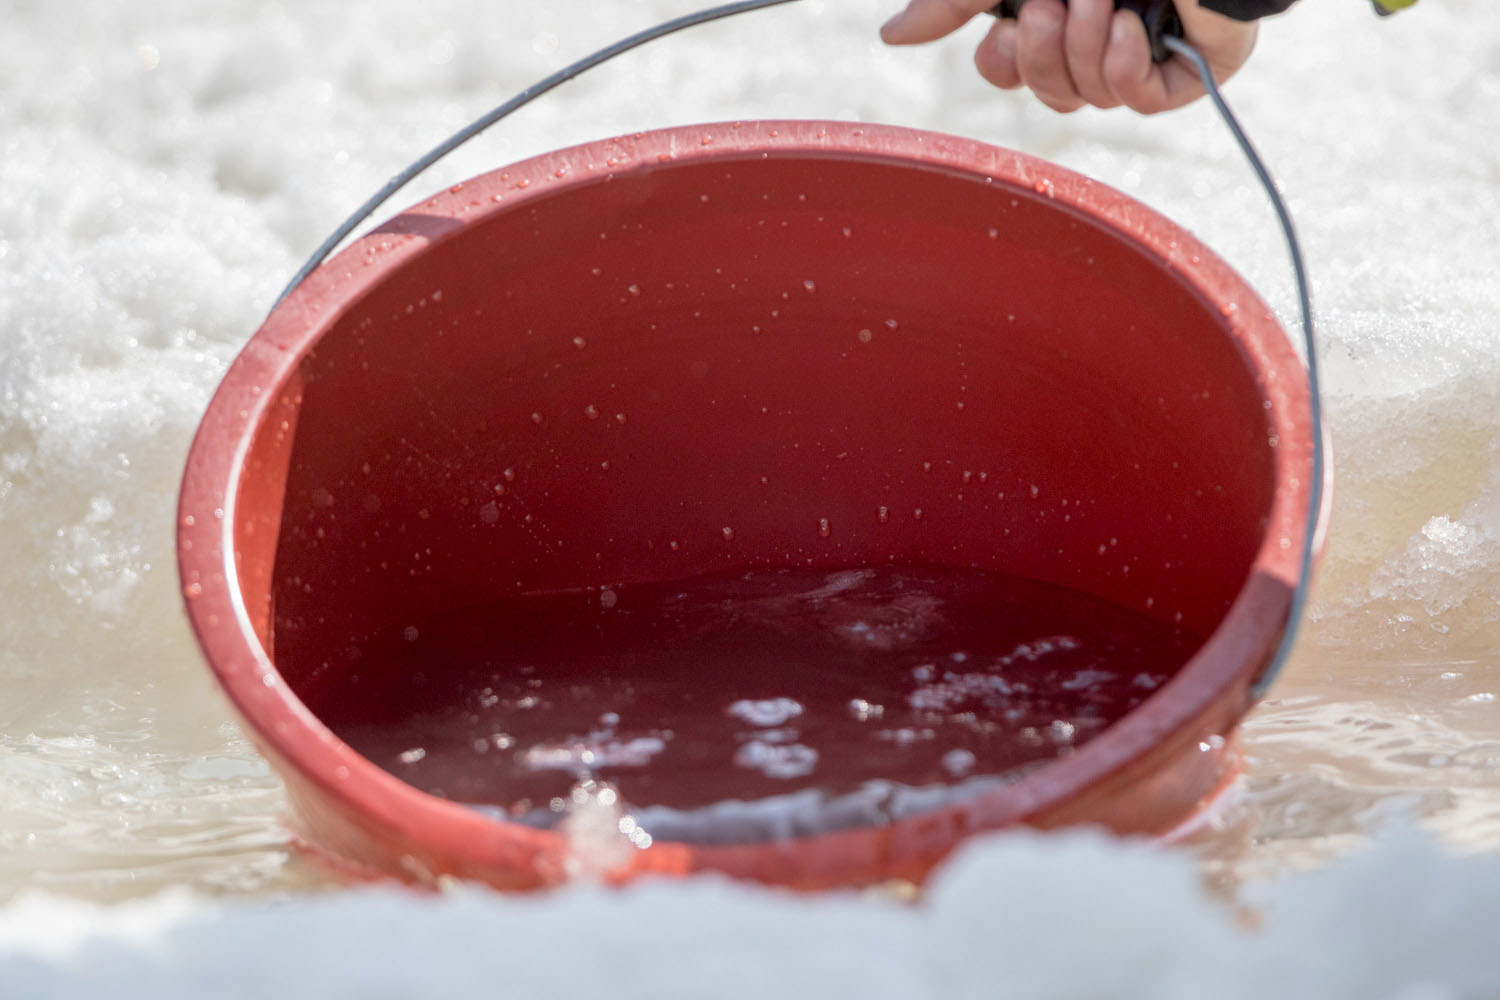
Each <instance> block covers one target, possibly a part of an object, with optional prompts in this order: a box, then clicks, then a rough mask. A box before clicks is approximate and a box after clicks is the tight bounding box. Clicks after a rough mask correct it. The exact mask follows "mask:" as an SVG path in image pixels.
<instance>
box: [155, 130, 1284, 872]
mask: <svg viewBox="0 0 1500 1000" xmlns="http://www.w3.org/2000/svg"><path fill="white" fill-rule="evenodd" d="M1310 446H1311V440H1310V435H1309V430H1308V399H1307V390H1306V385H1305V381H1304V377H1303V370H1302V367H1301V364H1300V362H1299V360H1298V358H1297V357H1296V355H1295V354H1294V352H1293V351H1292V349H1291V347H1290V346H1289V344H1288V341H1287V338H1286V337H1285V335H1284V333H1283V331H1282V330H1281V329H1280V327H1279V326H1278V324H1277V323H1276V321H1275V319H1274V318H1273V316H1272V314H1271V312H1270V310H1269V309H1268V308H1267V307H1266V306H1265V305H1264V304H1263V303H1262V302H1261V300H1260V299H1259V298H1257V296H1256V295H1255V294H1254V293H1253V291H1252V290H1251V289H1249V288H1248V287H1246V285H1245V284H1244V282H1243V281H1242V280H1241V279H1240V278H1239V277H1237V276H1236V275H1235V274H1234V273H1233V272H1232V271H1231V270H1230V269H1229V268H1228V267H1227V266H1226V265H1225V264H1224V263H1223V262H1222V261H1220V260H1219V259H1218V258H1216V257H1215V256H1214V255H1213V254H1212V253H1210V252H1209V251H1208V250H1207V249H1206V248H1205V247H1203V246H1202V245H1200V244H1199V243H1198V242H1197V241H1196V240H1195V239H1194V238H1193V237H1192V236H1190V235H1189V234H1188V233H1186V232H1184V231H1182V230H1181V229H1179V228H1177V227H1176V226H1174V225H1173V224H1171V223H1170V222H1168V221H1166V220H1164V219H1163V218H1161V217H1160V216H1158V215H1157V214H1155V213H1153V212H1152V211H1151V210H1150V209H1148V208H1146V207H1144V206H1142V205H1140V204H1138V203H1136V202H1134V201H1132V200H1130V199H1129V198H1126V197H1125V196H1123V195H1121V194H1120V193H1118V192H1116V191H1113V190H1111V189H1109V188H1107V187H1105V186H1102V185H1100V184H1098V183H1095V182H1093V181H1091V180H1089V179H1087V178H1084V177H1081V176H1079V175H1076V174H1073V173H1070V172H1068V171H1066V170H1063V169H1061V168H1059V167H1057V166H1054V165H1052V164H1049V163H1046V162H1042V161H1039V160H1037V159H1035V158H1032V157H1029V156H1025V155H1022V154H1018V153H1015V152H1011V151H1007V150H1004V149H999V148H995V147H992V146H988V145H984V144H981V143H977V142H972V141H967V140H963V139H958V138H952V137H948V136H944V135H937V134H932V133H925V132H918V131H912V130H908V129H901V128H892V127H880V126H872V125H853V124H842V123H831V122H830V123H825V122H746V123H734V124H721V125H709V126H700V127H689V128H678V129H670V130H665V131H658V132H651V133H646V134H638V135H635V136H630V137H623V138H618V139H613V140H609V141H604V142H598V143H593V144H590V145H584V146H579V147H576V148H572V149H568V150H564V151H561V152H556V153H552V154H548V155H545V156H541V157H538V158H536V159H533V160H529V161H527V162H525V163H521V164H519V165H516V166H511V167H508V168H506V169H504V170H500V171H496V172H494V173H490V174H486V175H484V176H482V177H479V178H477V179H475V180H472V181H469V182H466V183H464V184H461V185H457V186H455V187H453V188H451V189H450V190H448V191H445V192H443V193H441V194H438V195H436V196H435V197H433V198H431V199H429V200H427V201H425V202H423V203H421V204H419V205H417V206H415V207H413V208H411V209H409V210H408V211H406V212H404V213H402V214H401V215H399V216H397V217H396V218H394V219H392V220H391V221H389V222H387V223H386V224H384V225H382V226H380V227H379V228H378V229H376V230H374V231H373V232H371V233H370V234H369V235H367V236H365V237H363V238H361V239H360V240H359V241H358V242H356V243H355V244H353V245H352V246H351V247H349V248H348V249H347V250H345V251H344V252H342V253H341V254H339V255H338V256H337V257H336V258H334V259H333V260H331V261H330V262H328V263H326V264H325V265H323V266H322V267H321V268H319V269H318V270H317V271H316V272H314V273H313V275H312V276H311V277H310V278H309V279H308V280H307V281H306V282H304V283H303V284H302V285H301V286H300V287H298V288H297V289H296V290H295V291H294V292H293V293H292V294H291V295H290V296H289V297H288V298H287V299H286V300H285V301H284V302H282V303H281V304H280V305H279V306H278V307H277V308H276V309H275V311H274V312H273V313H272V314H271V316H270V317H269V318H268V319H267V321H266V322H265V324H264V326H262V327H261V329H260V330H259V331H257V332H256V334H255V335H254V337H253V338H252V339H251V341H250V342H249V344H248V346H247V347H246V348H245V350H244V351H243V353H242V354H241V355H240V356H239V358H238V359H237V360H236V361H235V362H234V364H233V366H232V367H231V369H230V370H229V372H228V374H227V375H226V377H225V379H224V382H223V384H222V386H221V387H220V388H219V390H218V392H217V393H216V395H215V396H214V398H213V400H212V402H211V404H210V406H209V408H208V411H207V414H206V416H205V418H204V420H203V423H202V426H201V428H200V430H199V432H198V435H197V438H196V439H195V441H194V443H193V446H192V450H191V454H190V457H189V460H188V465H187V470H186V475H185V478H184V483H183V489H182V495H181V506H180V526H179V536H178V537H179V558H180V568H181V574H182V583H183V586H184V592H185V595H186V597H187V602H186V604H187V609H188V613H189V616H190V618H191V621H192V625H193V628H194V629H195V631H196V633H197V636H198V638H199V641H200V642H201V644H202V648H203V650H204V652H205V654H206V657H207V660H208V662H209V664H210V666H211V667H212V669H213V670H214V672H215V674H216V675H217V677H218V679H219V681H220V683H221V684H222V685H223V687H224V689H225V691H226V692H227V693H228V695H229V697H230V699H231V700H232V702H233V704H234V706H235V707H236V709H237V710H238V712H239V714H240V715H241V716H242V717H243V719H244V720H245V722H246V723H247V724H248V727H249V732H250V735H251V737H252V738H253V739H254V741H255V742H256V744H257V745H258V746H259V748H260V749H261V750H262V751H263V752H264V753H265V755H266V756H267V757H268V758H269V759H270V761H271V762H272V763H273V765H274V766H275V768H276V770H277V771H278V772H279V773H280V775H281V776H282V778H283V779H284V780H285V782H286V786H287V790H288V794H289V798H290V803H291V808H292V811H293V814H294V821H295V823H296V824H297V827H298V829H299V831H300V832H301V833H302V835H303V836H304V837H305V838H306V840H307V841H308V842H310V843H311V844H313V845H315V846H316V847H318V848H320V849H322V850H324V851H327V852H329V853H331V854H332V855H334V856H337V857H339V858H341V859H343V860H345V861H347V862H349V863H351V864H354V865H357V866H363V867H367V868H370V869H373V870H377V871H382V872H388V873H392V874H396V875H399V876H402V877H406V878H409V879H418V880H430V879H434V878H437V877H441V876H445V875H452V876H458V877H466V878H474V879H480V880H484V881H487V882H490V883H492V884H494V885H497V886H503V887H530V886H537V885H543V884H547V883H548V882H550V881H553V880H555V879H556V878H559V877H561V873H563V872H565V871H566V870H567V869H568V864H567V859H568V853H569V850H570V846H569V839H568V837H567V836H565V835H564V834H563V833H562V832H560V831H559V830H556V829H539V828H534V827H533V826H528V825H526V824H523V823H520V822H513V821H510V820H508V819H506V818H504V817H503V816H500V817H497V816H496V815H495V814H494V813H493V812H487V811H485V810H480V809H475V808H471V807H470V806H468V805H465V804H463V803H461V802H458V801H452V800H450V799H448V798H445V797H443V796H440V795H436V794H431V793H429V792H427V791H422V790H419V789H418V788H417V787H415V786H414V785H412V784H409V783H407V782H406V781H403V780H401V779H400V778H398V777H397V776H396V775H395V774H393V773H392V771H391V769H390V768H389V767H388V766H387V767H382V766H378V765H377V764H376V763H374V762H372V761H371V760H370V759H367V757H365V756H362V755H361V754H360V753H359V752H357V751H356V750H355V749H354V748H353V747H352V746H351V745H350V744H349V743H348V742H346V741H345V740H344V739H342V738H340V736H339V735H337V734H336V733H335V731H334V729H333V728H330V726H329V725H328V724H327V718H326V717H327V715H328V713H329V712H330V711H331V710H332V707H333V706H338V705H341V704H343V703H344V702H346V701H348V700H349V699H354V700H356V701H357V700H359V699H361V698H365V697H367V696H366V695H363V694H361V693H360V692H361V691H371V690H375V689H376V688H378V687H379V684H380V683H381V676H380V675H381V673H382V672H383V671H384V672H390V671H408V672H409V671H411V670H412V669H413V667H412V665H411V662H412V661H411V660H410V659H409V658H407V659H402V658H401V657H399V656H394V655H392V656H387V655H386V654H385V653H382V652H381V651H382V650H392V649H398V648H400V647H401V645H402V643H403V642H409V640H411V639H412V638H413V637H414V633H415V632H416V630H417V625H418V623H421V622H425V621H427V620H430V619H432V618H433V616H435V615H440V614H441V613H443V612H444V611H445V610H447V609H450V608H455V607H459V606H474V605H478V604H482V603H483V602H485V601H488V600H496V599H500V598H507V597H510V596H513V595H515V594H517V593H520V592H566V591H570V590H572V591H579V592H600V591H597V590H595V591H590V588H600V587H602V586H610V587H620V586H628V585H630V584H634V583H649V582H652V581H672V580H682V579H689V578H693V577H695V576H699V575H702V574H713V573H721V572H725V571H731V570H739V569H756V570H774V569H775V568H777V567H797V568H806V567H811V568H813V569H815V570H816V569H826V570H828V571H839V570H844V569H847V568H850V567H861V566H877V565H892V564H897V565H908V564H910V565H934V566H947V567H954V568H963V569H978V570H989V571H996V572H1003V573H1005V574H1008V575H1010V576H1014V577H1020V578H1026V579H1030V580H1035V581H1040V582H1043V583H1045V584H1047V585H1058V586H1061V587H1066V588H1068V589H1069V591H1071V592H1077V593H1081V594H1084V595H1090V596H1091V597H1093V598H1097V599H1102V600H1103V601H1106V602H1109V603H1110V604H1111V605H1113V606H1117V607H1120V608H1126V609H1131V610H1133V611H1135V612H1138V613H1139V614H1141V615H1144V616H1146V617H1147V618H1150V619H1154V620H1157V621H1159V622H1161V623H1165V624H1169V625H1172V626H1180V627H1181V628H1185V629H1190V630H1192V631H1193V632H1194V633H1195V634H1197V635H1199V636H1201V637H1204V641H1203V643H1202V645H1201V647H1200V648H1197V650H1196V652H1195V653H1193V654H1192V655H1191V657H1190V658H1189V659H1187V661H1186V662H1185V663H1183V664H1182V665H1181V666H1180V668H1176V667H1175V666H1174V671H1175V672H1173V674H1172V676H1171V677H1170V679H1169V680H1167V681H1166V683H1164V684H1162V685H1160V687H1159V688H1158V689H1157V690H1155V691H1154V692H1153V693H1151V694H1150V695H1149V697H1145V698H1144V700H1143V701H1142V702H1141V704H1140V705H1139V706H1138V707H1136V708H1134V709H1133V710H1131V711H1130V712H1128V713H1127V714H1125V715H1124V717H1122V718H1120V719H1118V720H1116V721H1114V722H1113V723H1112V724H1111V725H1109V726H1108V728H1106V729H1104V730H1103V731H1102V732H1100V733H1098V734H1097V735H1095V736H1093V737H1092V738H1091V739H1089V740H1087V741H1086V742H1082V743H1081V745H1079V746H1077V747H1076V748H1074V749H1073V750H1072V752H1071V753H1068V754H1067V755H1064V756H1059V757H1058V758H1057V759H1056V760H1053V761H1051V762H1050V763H1048V764H1046V766H1043V767H1039V768H1034V769H1032V770H1030V771H1029V772H1027V773H1026V774H1025V775H1024V776H1022V777H1021V778H1019V779H1017V780H1011V781H1007V782H1003V783H1000V784H998V785H994V786H991V787H988V788H986V789H985V790H983V791H980V792H977V793H975V794H972V795H968V796H963V797H960V798H959V799H958V800H956V801H955V800H951V799H950V800H945V801H942V802H940V803H938V804H936V805H934V806H933V807H932V808H925V809H918V810H915V811H910V810H909V811H908V812H907V813H906V814H904V815H901V816H898V817H894V818H888V819H886V820H883V821H881V822H878V823H875V822H872V823H866V824H859V823H856V824H852V825H850V824H844V825H843V826H842V827H840V828H836V829H826V830H815V831H812V832H806V831H803V832H800V833H799V832H797V831H793V832H792V834H791V835H787V836H771V837H765V836H761V837H754V838H750V839H748V840H747V841H746V842H733V840H732V839H731V840H729V841H726V840H725V839H724V838H718V839H717V840H713V841H710V842H694V841H692V840H691V839H688V840H673V839H671V838H664V837H658V838H657V839H656V840H655V841H654V842H653V843H651V844H650V846H648V847H643V848H640V849H634V850H631V851H630V852H629V853H628V856H626V857H622V858H618V859H616V861H615V862H613V863H611V865H610V866H609V871H608V873H607V874H608V876H609V877H611V878H625V877H629V876H632V875H637V874H641V873H647V872H657V873H688V872H694V871H699V870H704V869H712V870H718V871H722V872H727V873H730V874H732V875H735V876H742V877H747V878H751V879H756V880H761V881H766V882H772V883H781V884H787V885H793V886H798V887H820V886H831V885H840V884H857V883H866V882H871V881H875V880H879V879H884V878H891V877H905V878H913V879H919V878H921V877H922V876H923V875H924V874H925V873H926V872H927V871H928V870H929V869H930V868H931V867H932V866H933V865H934V864H936V863H937V862H938V861H939V860H941V859H942V858H943V857H944V856H945V854H947V853H948V852H949V851H950V850H951V849H952V848H953V847H954V846H955V845H956V844H957V843H958V842H959V841H960V840H961V839H963V838H964V837H966V836H969V835H971V834H974V833H976V832H978V831H983V830H990V829H995V828H1000V827H1005V826H1009V825H1014V824H1029V825H1031V826H1034V827H1042V828H1047V827H1057V826H1061V825H1067V824H1085V823H1086V824H1099V825H1102V826H1104V827H1107V828H1109V829H1112V830H1115V831H1120V832H1124V833H1148V834H1159V833H1162V832H1164V831H1166V830H1169V829H1171V828H1172V827H1174V826H1175V825H1177V824H1179V823H1181V822H1182V821H1184V820H1185V819H1187V818H1189V817H1191V816H1192V815H1193V814H1194V812H1195V810H1197V809H1199V808H1200V806H1201V805H1202V804H1203V803H1204V802H1205V801H1206V800H1207V799H1208V798H1209V797H1211V796H1212V795H1214V794H1215V793H1216V792H1217V791H1218V790H1220V789H1221V788H1223V787H1224V785H1225V783H1226V781H1228V780H1229V779H1230V778H1231V777H1232V775H1233V770H1234V767H1235V760H1236V758H1235V755H1234V752H1233V744H1232V739H1231V737H1232V734H1233V731H1234V729H1235V726H1236V724H1237V722H1238V721H1239V719H1240V718H1241V716H1242V715H1243V714H1244V713H1245V711H1246V710H1247V709H1248V707H1249V705H1250V704H1251V695H1250V693H1249V692H1250V688H1251V686H1252V684H1253V682H1254V681H1255V680H1256V678H1257V677H1258V676H1259V675H1260V673H1261V672H1262V671H1263V670H1264V669H1265V667H1266V666H1267V664H1268V662H1269V660H1270V658H1271V657H1272V654H1273V652H1274V651H1275V649H1276V647H1277V643H1278V640H1279V639H1280V637H1281V635H1282V633H1283V630H1284V628H1285V627H1286V625H1287V620H1288V614H1289V607H1290V600H1291V596H1292V593H1293V589H1294V587H1295V586H1296V584H1297V582H1298V580H1297V576H1298V556H1299V552H1300V551H1301V548H1302V543H1303V537H1304V518H1305V510H1306V504H1307V498H1308V485H1309V484H1308V483H1307V482H1306V481H1305V475H1306V474H1305V471H1304V470H1305V469H1306V468H1307V463H1308V455H1309V449H1310ZM601 593H602V592H601ZM715 683H716V681H715V680H714V679H713V678H712V677H705V678H703V680H702V684H703V685H704V688H705V690H709V689H711V688H712V687H713V685H714V684H715ZM386 707H387V709H388V710H389V712H390V713H392V717H395V716H398V715H399V714H400V713H401V712H402V711H403V706H402V705H400V704H395V705H388V706H386Z"/></svg>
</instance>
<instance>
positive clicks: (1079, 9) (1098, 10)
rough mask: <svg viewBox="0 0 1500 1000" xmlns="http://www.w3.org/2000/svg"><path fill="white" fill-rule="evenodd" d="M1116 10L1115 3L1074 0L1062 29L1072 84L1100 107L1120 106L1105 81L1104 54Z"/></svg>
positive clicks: (1088, 100) (1086, 98)
mask: <svg viewBox="0 0 1500 1000" xmlns="http://www.w3.org/2000/svg"><path fill="white" fill-rule="evenodd" d="M1114 9H1115V6H1114V3H1113V0H1071V2H1070V3H1069V4H1068V19H1067V22H1066V26H1065V27H1064V28H1063V51H1064V53H1065V54H1066V56H1067V62H1068V72H1069V73H1070V75H1071V76H1072V78H1073V85H1074V86H1075V87H1076V88H1077V89H1078V95H1079V96H1080V97H1082V98H1083V99H1084V100H1085V101H1087V102H1088V103H1090V104H1093V105H1095V106H1097V107H1101V108H1113V107H1117V106H1119V104H1120V103H1121V102H1120V98H1119V97H1118V96H1117V95H1116V94H1115V92H1114V90H1113V89H1111V88H1110V86H1109V84H1108V83H1107V82H1105V79H1104V52H1105V49H1106V48H1108V45H1109V29H1110V18H1111V16H1112V15H1113V13H1114Z"/></svg>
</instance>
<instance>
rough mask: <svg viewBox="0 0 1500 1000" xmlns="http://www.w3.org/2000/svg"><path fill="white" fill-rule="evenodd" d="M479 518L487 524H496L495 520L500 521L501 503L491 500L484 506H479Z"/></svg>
mask: <svg viewBox="0 0 1500 1000" xmlns="http://www.w3.org/2000/svg"><path fill="white" fill-rule="evenodd" d="M496 488H497V489H500V488H501V487H496ZM479 520H480V521H482V522H483V523H485V524H494V523H495V522H497V521H499V520H500V507H499V505H498V504H496V503H495V501H493V500H491V501H490V502H489V503H487V504H485V505H484V506H483V507H480V508H479Z"/></svg>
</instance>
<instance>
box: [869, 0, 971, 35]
mask: <svg viewBox="0 0 1500 1000" xmlns="http://www.w3.org/2000/svg"><path fill="white" fill-rule="evenodd" d="M994 5H995V0H911V3H909V4H907V6H906V9H905V10H903V11H901V13H899V14H897V15H896V16H895V17H893V18H891V19H890V20H889V21H887V22H885V24H883V25H881V27H880V37H881V40H882V41H884V42H885V43H886V44H888V45H914V44H917V43H919V42H931V41H935V40H936V39H939V38H942V37H943V36H944V35H947V34H949V33H951V32H953V31H956V30H958V29H959V28H961V27H963V26H964V25H965V24H967V23H968V22H969V20H970V19H972V18H973V17H974V15H976V14H982V13H983V12H985V11H987V10H989V9H990V8H991V7H993V6H994Z"/></svg>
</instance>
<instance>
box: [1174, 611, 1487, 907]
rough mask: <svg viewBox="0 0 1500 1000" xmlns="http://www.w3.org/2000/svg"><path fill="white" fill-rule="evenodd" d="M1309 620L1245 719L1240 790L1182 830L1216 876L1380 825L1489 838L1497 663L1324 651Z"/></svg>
mask: <svg viewBox="0 0 1500 1000" xmlns="http://www.w3.org/2000/svg"><path fill="white" fill-rule="evenodd" d="M1319 640H1320V636H1319V635H1318V633H1317V630H1316V629H1314V630H1312V634H1311V635H1310V636H1309V637H1308V641H1307V642H1306V643H1305V644H1304V647H1303V648H1302V650H1301V651H1300V653H1299V656H1298V658H1297V660H1296V661H1295V663H1294V664H1293V666H1292V667H1291V668H1290V669H1289V670H1288V672H1287V673H1286V674H1285V675H1284V676H1283V677H1282V679H1281V680H1280V682H1279V683H1278V685H1277V687H1276V689H1275V690H1274V691H1273V693H1272V696H1271V697H1269V698H1267V699H1266V700H1265V701H1264V702H1262V703H1261V704H1260V705H1259V706H1257V707H1256V709H1255V710H1254V711H1253V712H1252V713H1251V715H1250V716H1249V717H1248V718H1247V719H1246V721H1245V723H1244V725H1243V727H1242V735H1241V743H1242V746H1243V747H1244V751H1245V757H1246V762H1245V775H1244V778H1243V779H1242V782H1241V784H1242V794H1241V795H1240V797H1239V798H1238V800H1237V801H1235V802H1233V803H1231V804H1229V805H1228V806H1227V807H1226V809H1225V810H1224V813H1223V815H1221V816H1220V817H1219V818H1218V826H1219V829H1217V830H1215V831H1211V832H1207V833H1204V834H1200V835H1199V836H1197V837H1195V838H1194V841H1193V843H1194V847H1195V849H1196V850H1198V851H1199V852H1200V853H1201V855H1202V857H1203V860H1204V866H1205V869H1206V871H1207V873H1208V875H1209V876H1210V878H1211V879H1212V880H1213V881H1215V882H1216V883H1219V884H1221V885H1233V884H1234V883H1237V882H1242V881H1247V880H1257V879H1265V878H1271V877H1275V876H1278V875H1282V874H1285V873H1287V872H1289V871H1295V870H1299V869H1305V868H1310V867H1314V866H1316V865H1319V864H1323V863H1326V862H1328V861H1331V860H1333V859H1334V858H1336V857H1339V856H1341V855H1343V854H1345V853H1346V852H1348V851H1349V850H1351V849H1353V848H1355V847H1357V846H1359V845H1360V844H1362V843H1364V842H1365V840H1366V839H1367V838H1368V837H1369V836H1370V835H1372V834H1373V833H1376V832H1378V831H1381V830H1383V829H1386V828H1387V827H1389V826H1391V825H1392V824H1401V825H1407V826H1414V827H1420V828H1421V829H1423V830H1425V831H1427V832H1429V833H1431V834H1433V835H1435V836H1437V837H1438V838H1440V839H1441V840H1442V841H1443V842H1444V843H1445V844H1447V845H1449V847H1451V848H1452V849H1455V850H1460V851H1481V850H1495V849H1497V848H1500V719H1497V718H1496V712H1497V708H1496V705H1495V703H1494V698H1495V692H1496V688H1497V687H1500V662H1495V661H1490V662H1482V661H1479V660H1464V661H1442V660H1438V661H1431V660H1424V661H1420V662H1418V661H1412V660H1406V661H1402V660H1401V659H1399V658H1397V657H1395V656H1392V655H1390V654H1389V653H1387V654H1384V655H1382V654H1381V653H1380V652H1379V651H1360V652H1357V653H1351V652H1348V651H1345V650H1343V649H1338V650H1330V649H1329V648H1327V644H1325V643H1323V642H1320V641H1319Z"/></svg>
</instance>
